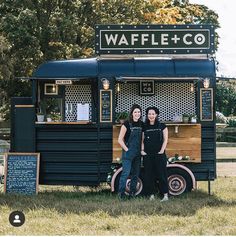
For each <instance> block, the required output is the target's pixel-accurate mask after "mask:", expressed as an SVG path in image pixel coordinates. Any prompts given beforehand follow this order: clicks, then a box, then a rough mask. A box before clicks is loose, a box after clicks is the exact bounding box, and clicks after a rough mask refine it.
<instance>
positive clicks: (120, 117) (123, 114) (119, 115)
mask: <svg viewBox="0 0 236 237" xmlns="http://www.w3.org/2000/svg"><path fill="white" fill-rule="evenodd" d="M128 117H129V113H128V112H126V111H122V112H118V113H116V121H117V122H118V123H121V124H123V123H124V122H125V120H126V119H128Z"/></svg>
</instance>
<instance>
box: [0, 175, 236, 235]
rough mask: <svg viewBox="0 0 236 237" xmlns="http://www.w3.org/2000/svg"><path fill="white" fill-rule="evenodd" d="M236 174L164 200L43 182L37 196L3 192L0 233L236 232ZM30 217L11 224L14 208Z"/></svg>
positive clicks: (1, 196) (211, 233)
mask: <svg viewBox="0 0 236 237" xmlns="http://www.w3.org/2000/svg"><path fill="white" fill-rule="evenodd" d="M235 183H236V177H229V178H223V177H220V178H218V179H217V180H215V181H214V182H212V195H211V196H209V195H208V194H207V182H199V186H198V190H195V191H194V192H191V193H188V194H184V195H182V196H181V197H178V198H171V199H170V201H169V202H166V203H160V202H159V199H157V200H155V201H149V200H148V199H145V198H137V199H135V200H129V201H125V202H120V201H119V200H118V199H117V197H116V195H113V194H111V193H110V190H109V187H108V186H106V185H104V186H101V187H99V188H97V189H95V188H94V189H91V188H80V189H79V191H78V190H75V189H74V188H73V187H69V186H67V187H66V186H40V192H39V194H38V195H37V196H22V195H12V194H11V195H10V194H3V193H0V222H1V225H0V235H236V185H235ZM15 210H21V211H23V212H24V214H25V216H26V222H25V224H24V225H23V226H21V227H12V226H11V225H10V224H9V222H8V217H9V214H10V212H12V211H15Z"/></svg>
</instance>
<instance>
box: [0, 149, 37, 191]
mask: <svg viewBox="0 0 236 237" xmlns="http://www.w3.org/2000/svg"><path fill="white" fill-rule="evenodd" d="M39 156H40V154H39V153H6V154H5V176H4V193H21V194H29V195H32V194H37V193H38V183H39V159H40V158H39Z"/></svg>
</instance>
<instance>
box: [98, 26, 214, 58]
mask: <svg viewBox="0 0 236 237" xmlns="http://www.w3.org/2000/svg"><path fill="white" fill-rule="evenodd" d="M95 31H96V32H95V34H96V37H95V39H96V40H95V50H96V53H97V54H212V53H214V27H213V26H211V25H137V26H135V25H97V26H96V30H95Z"/></svg>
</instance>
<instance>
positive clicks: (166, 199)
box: [160, 196, 169, 202]
mask: <svg viewBox="0 0 236 237" xmlns="http://www.w3.org/2000/svg"><path fill="white" fill-rule="evenodd" d="M168 200H169V198H168V197H167V196H164V197H163V198H162V199H161V201H160V202H166V201H168Z"/></svg>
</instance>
